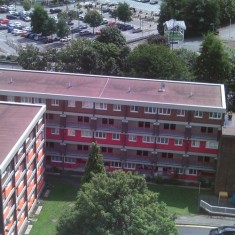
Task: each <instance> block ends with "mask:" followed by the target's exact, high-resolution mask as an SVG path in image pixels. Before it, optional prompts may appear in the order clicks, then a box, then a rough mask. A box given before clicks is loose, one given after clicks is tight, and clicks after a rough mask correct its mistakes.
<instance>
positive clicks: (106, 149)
mask: <svg viewBox="0 0 235 235" xmlns="http://www.w3.org/2000/svg"><path fill="white" fill-rule="evenodd" d="M101 152H102V153H112V152H113V149H112V148H107V147H101Z"/></svg>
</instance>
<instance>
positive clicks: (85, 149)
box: [77, 144, 89, 151]
mask: <svg viewBox="0 0 235 235" xmlns="http://www.w3.org/2000/svg"><path fill="white" fill-rule="evenodd" d="M88 149H89V146H88V145H80V144H79V145H77V150H83V151H87V150H88Z"/></svg>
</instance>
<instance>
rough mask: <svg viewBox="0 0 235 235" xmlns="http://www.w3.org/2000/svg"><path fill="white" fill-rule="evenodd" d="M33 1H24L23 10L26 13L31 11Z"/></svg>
mask: <svg viewBox="0 0 235 235" xmlns="http://www.w3.org/2000/svg"><path fill="white" fill-rule="evenodd" d="M31 4H32V3H31V1H30V0H24V1H23V8H24V10H25V11H29V10H30V8H31Z"/></svg>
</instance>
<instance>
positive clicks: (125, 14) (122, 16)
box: [117, 2, 132, 23]
mask: <svg viewBox="0 0 235 235" xmlns="http://www.w3.org/2000/svg"><path fill="white" fill-rule="evenodd" d="M117 16H118V19H119V20H121V21H123V22H124V23H125V22H129V21H131V16H132V12H131V10H130V6H129V5H128V4H127V3H126V2H124V3H121V2H120V3H118V7H117Z"/></svg>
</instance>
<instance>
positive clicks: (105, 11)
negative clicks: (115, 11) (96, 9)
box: [102, 7, 110, 13]
mask: <svg viewBox="0 0 235 235" xmlns="http://www.w3.org/2000/svg"><path fill="white" fill-rule="evenodd" d="M102 12H103V13H108V12H110V9H109V8H108V7H105V8H102Z"/></svg>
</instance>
